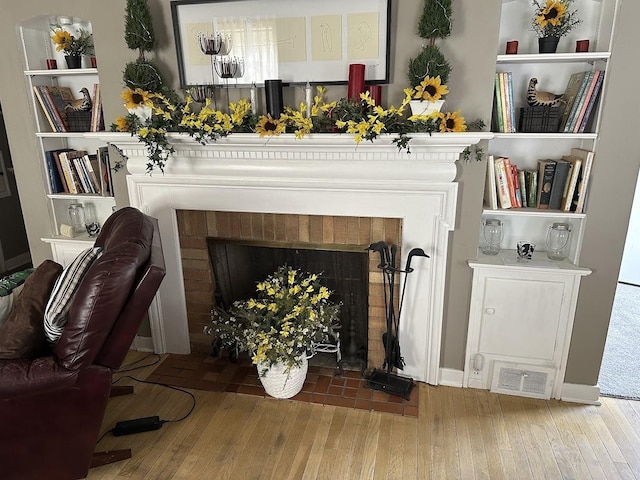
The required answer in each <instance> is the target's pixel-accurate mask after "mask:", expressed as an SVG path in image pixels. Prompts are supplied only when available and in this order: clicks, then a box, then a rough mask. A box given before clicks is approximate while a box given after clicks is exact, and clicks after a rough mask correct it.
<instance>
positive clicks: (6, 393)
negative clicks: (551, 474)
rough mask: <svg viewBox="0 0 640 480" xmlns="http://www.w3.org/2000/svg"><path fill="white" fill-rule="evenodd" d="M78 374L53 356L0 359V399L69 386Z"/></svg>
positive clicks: (73, 382)
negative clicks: (60, 363)
mask: <svg viewBox="0 0 640 480" xmlns="http://www.w3.org/2000/svg"><path fill="white" fill-rule="evenodd" d="M78 374H79V371H77V370H76V371H73V370H67V369H66V368H64V367H62V366H61V365H59V364H58V362H57V361H56V359H55V357H53V356H49V357H39V358H35V359H26V358H25V359H19V360H0V399H4V398H15V397H19V396H22V395H30V394H33V393H38V394H39V393H43V392H46V391H52V390H58V389H65V388H69V387H72V386H74V385H75V384H76V383H77V381H78Z"/></svg>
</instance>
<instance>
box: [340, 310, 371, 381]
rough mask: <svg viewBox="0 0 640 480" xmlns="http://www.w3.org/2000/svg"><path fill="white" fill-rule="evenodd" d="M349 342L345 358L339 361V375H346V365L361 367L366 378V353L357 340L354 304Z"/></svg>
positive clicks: (361, 371) (350, 318) (351, 312)
mask: <svg viewBox="0 0 640 480" xmlns="http://www.w3.org/2000/svg"><path fill="white" fill-rule="evenodd" d="M348 311H349V341H348V342H347V346H346V348H345V352H344V356H342V357H340V358H339V359H338V369H339V373H338V375H340V376H342V375H343V374H344V365H350V366H354V367H355V366H359V367H360V375H362V376H364V369H365V368H366V367H367V360H366V355H367V354H366V351H364V349H363V348H362V347H358V343H357V340H356V319H355V317H354V315H353V313H354V308H353V304H351V305H349V308H348Z"/></svg>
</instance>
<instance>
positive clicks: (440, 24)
mask: <svg viewBox="0 0 640 480" xmlns="http://www.w3.org/2000/svg"><path fill="white" fill-rule="evenodd" d="M451 13H452V12H451V0H425V1H424V8H423V10H422V15H421V16H420V20H419V22H418V35H420V37H422V38H428V39H429V40H430V44H432V45H433V43H434V42H435V39H436V38H446V37H448V36H449V35H451Z"/></svg>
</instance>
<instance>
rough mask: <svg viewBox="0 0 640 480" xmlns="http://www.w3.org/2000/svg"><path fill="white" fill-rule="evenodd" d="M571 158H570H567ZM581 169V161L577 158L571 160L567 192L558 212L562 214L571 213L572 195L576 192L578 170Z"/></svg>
mask: <svg viewBox="0 0 640 480" xmlns="http://www.w3.org/2000/svg"><path fill="white" fill-rule="evenodd" d="M569 158H571V157H569ZM581 167H582V160H580V159H579V158H575V157H574V158H571V171H570V172H569V181H568V182H567V190H566V192H565V194H564V198H563V199H562V205H561V206H560V210H562V211H564V212H569V211H571V202H572V201H573V195H574V193H575V191H576V185H577V184H578V178H579V177H580V174H581V172H580V168H581Z"/></svg>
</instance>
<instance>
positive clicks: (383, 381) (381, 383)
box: [367, 241, 429, 400]
mask: <svg viewBox="0 0 640 480" xmlns="http://www.w3.org/2000/svg"><path fill="white" fill-rule="evenodd" d="M368 250H372V251H374V252H379V253H380V265H378V268H380V269H381V270H382V282H383V291H384V303H385V312H386V322H387V331H386V332H385V333H384V334H383V335H382V342H383V345H384V350H385V356H384V363H383V364H382V370H378V369H374V371H373V372H372V373H371V374H370V375H369V377H368V378H367V387H369V388H371V389H373V390H380V391H383V392H386V393H388V394H390V395H396V396H399V397H403V398H404V399H406V400H409V397H410V395H411V390H412V389H413V387H414V386H415V383H414V382H413V379H412V378H407V377H401V376H399V375H397V374H394V373H392V369H393V367H396V368H398V369H400V370H402V369H403V368H404V365H405V363H404V358H403V357H402V355H401V354H400V342H399V338H398V334H399V325H400V314H401V313H402V305H403V303H404V294H405V291H406V286H407V276H408V274H409V273H411V272H413V268H411V260H412V258H413V257H414V256H420V257H426V258H429V255H427V254H426V253H425V252H424V250H423V249H421V248H414V249H412V250H411V251H410V252H409V255H408V256H407V263H406V265H405V268H404V270H402V269H399V268H396V252H397V246H396V245H391V248H389V246H388V245H387V244H386V243H385V242H382V241H381V242H377V243H372V244H371V245H370V246H369V248H368ZM399 273H404V285H403V288H402V297H401V298H400V303H399V308H398V315H397V316H396V312H395V299H394V295H395V277H396V274H399Z"/></svg>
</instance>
